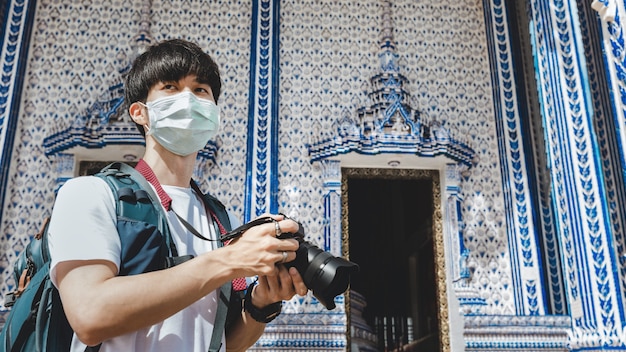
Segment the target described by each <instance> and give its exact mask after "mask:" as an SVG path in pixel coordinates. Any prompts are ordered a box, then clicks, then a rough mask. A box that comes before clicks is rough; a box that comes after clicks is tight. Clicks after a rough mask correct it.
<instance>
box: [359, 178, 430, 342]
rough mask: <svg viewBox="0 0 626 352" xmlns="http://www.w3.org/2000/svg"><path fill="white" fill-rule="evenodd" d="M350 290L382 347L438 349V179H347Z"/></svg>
mask: <svg viewBox="0 0 626 352" xmlns="http://www.w3.org/2000/svg"><path fill="white" fill-rule="evenodd" d="M347 183H348V187H347V189H348V192H347V194H348V224H349V225H348V231H349V251H350V260H352V261H354V262H356V263H358V264H359V266H360V271H359V273H358V274H356V275H355V276H354V277H353V279H352V282H351V290H354V291H356V292H358V293H360V294H361V295H363V296H364V298H365V301H366V304H367V305H366V307H365V309H364V311H363V318H364V319H365V320H366V321H367V324H368V325H369V326H370V327H372V330H373V331H374V332H375V333H376V335H377V337H378V349H379V350H380V351H393V350H403V351H439V331H438V330H439V323H438V310H439V309H438V302H437V283H436V274H435V258H434V244H433V235H432V234H433V229H432V219H433V181H432V180H430V179H393V178H392V179H389V178H384V179H381V178H357V177H352V178H348V180H347Z"/></svg>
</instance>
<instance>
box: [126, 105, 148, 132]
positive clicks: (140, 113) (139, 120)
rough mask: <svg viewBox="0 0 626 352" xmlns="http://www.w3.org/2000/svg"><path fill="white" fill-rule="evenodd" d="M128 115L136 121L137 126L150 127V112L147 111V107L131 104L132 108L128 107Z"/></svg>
mask: <svg viewBox="0 0 626 352" xmlns="http://www.w3.org/2000/svg"><path fill="white" fill-rule="evenodd" d="M128 114H129V115H130V118H131V119H133V121H135V123H136V124H139V125H142V126H146V125H148V121H149V120H148V111H147V110H146V107H145V106H143V105H141V104H140V103H138V102H134V103H132V104H130V106H129V107H128Z"/></svg>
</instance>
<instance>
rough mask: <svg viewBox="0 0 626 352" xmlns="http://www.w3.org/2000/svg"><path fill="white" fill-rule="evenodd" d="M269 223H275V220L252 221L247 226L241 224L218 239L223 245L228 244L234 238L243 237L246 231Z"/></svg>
mask: <svg viewBox="0 0 626 352" xmlns="http://www.w3.org/2000/svg"><path fill="white" fill-rule="evenodd" d="M270 222H276V220H274V219H272V218H271V217H269V216H267V217H263V218H258V219H256V220H252V221H250V222H249V223H247V224H243V225H241V226H239V227H238V228H236V229H234V230H232V231H231V232H228V233H225V234H222V237H221V238H220V239H221V240H222V242H224V243H227V242H230V241H232V240H234V239H236V238H239V237H240V236H241V235H243V233H244V232H246V231H248V229H250V228H251V227H254V226H257V225H262V224H267V223H270Z"/></svg>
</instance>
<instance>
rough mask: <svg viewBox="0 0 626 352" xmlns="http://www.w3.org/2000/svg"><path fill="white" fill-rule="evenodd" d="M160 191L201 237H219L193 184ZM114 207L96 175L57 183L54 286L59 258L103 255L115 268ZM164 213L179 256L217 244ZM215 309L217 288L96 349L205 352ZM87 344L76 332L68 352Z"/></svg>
mask: <svg viewBox="0 0 626 352" xmlns="http://www.w3.org/2000/svg"><path fill="white" fill-rule="evenodd" d="M163 189H164V190H165V191H166V192H167V194H168V195H169V196H170V197H171V198H172V208H173V209H174V211H175V212H176V213H178V214H179V215H180V216H181V217H183V218H184V219H186V221H187V222H189V223H190V224H192V225H193V227H194V228H195V229H196V230H197V231H199V232H200V233H201V234H202V235H203V236H204V237H207V238H213V239H214V238H217V233H218V232H217V229H216V228H215V226H213V222H212V221H209V219H207V213H206V211H205V208H204V204H203V202H202V200H201V199H200V198H199V197H198V196H196V194H195V192H194V191H193V190H192V189H191V188H181V187H173V186H163ZM115 208H116V200H115V199H114V198H113V194H112V192H111V189H110V187H109V186H108V185H107V183H106V182H105V181H104V180H102V179H100V178H98V177H94V176H87V177H77V178H74V179H71V180H69V181H67V182H66V183H65V185H64V186H63V187H61V189H60V190H59V193H58V195H57V199H56V203H55V206H54V209H53V211H52V218H51V221H50V227H49V244H50V253H51V257H52V262H51V269H50V277H51V279H52V282H53V283H54V285H55V286H56V285H57V280H56V265H57V264H58V263H59V262H63V261H68V260H92V259H102V260H107V261H110V262H112V263H114V264H115V265H116V266H117V268H118V270H119V267H120V251H121V244H120V239H119V235H118V233H117V228H116V224H117V219H116V213H115ZM167 214H168V222H169V225H170V231H171V233H172V238H173V240H174V242H175V244H176V248H177V250H178V254H179V255H185V254H193V255H198V254H200V253H204V252H207V251H210V250H212V249H213V248H214V247H216V246H217V244H216V242H209V241H204V240H202V239H199V238H197V237H196V236H194V235H193V234H191V233H190V232H189V231H188V230H187V229H186V228H185V227H184V226H183V225H182V224H181V223H180V221H179V220H178V219H177V218H176V215H175V214H173V213H172V212H171V211H170V212H167ZM231 218H232V217H231ZM233 225H235V224H233ZM140 299H141V297H137V300H140ZM216 309H217V291H214V292H212V293H210V294H209V295H207V296H205V297H204V298H202V299H200V300H199V301H197V302H195V303H194V304H192V305H191V306H189V307H187V308H185V309H183V310H182V311H180V312H178V313H176V314H174V315H173V316H171V317H169V318H167V319H166V320H165V321H163V322H161V323H159V324H156V325H153V326H151V327H148V328H145V329H142V330H139V331H136V332H133V333H129V334H126V335H123V336H119V337H115V338H113V339H110V340H107V341H104V342H103V343H102V346H101V348H100V352H119V351H150V352H159V351H163V352H171V351H181V352H182V351H185V352H187V351H195V352H206V351H207V350H208V348H209V344H210V341H211V333H212V331H213V323H214V321H215V311H216ZM85 347H86V346H85V345H84V344H83V343H82V342H80V340H78V338H77V337H76V335H74V338H73V341H72V348H71V351H77V352H78V351H80V352H84V350H85ZM225 347H226V343H225V338H224V336H222V348H221V351H225Z"/></svg>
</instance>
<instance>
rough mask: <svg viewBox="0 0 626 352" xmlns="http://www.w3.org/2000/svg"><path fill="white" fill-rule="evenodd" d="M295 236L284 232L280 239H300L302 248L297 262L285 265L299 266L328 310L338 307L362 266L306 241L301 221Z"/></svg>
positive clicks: (306, 280)
mask: <svg viewBox="0 0 626 352" xmlns="http://www.w3.org/2000/svg"><path fill="white" fill-rule="evenodd" d="M298 226H299V229H298V231H297V232H295V233H282V234H281V235H280V236H279V237H278V238H280V239H287V238H293V239H296V240H297V241H298V242H299V243H300V245H299V246H298V250H296V259H295V260H293V261H291V262H288V263H285V264H284V265H285V266H286V267H295V268H296V269H297V270H298V272H299V273H300V275H301V276H302V278H303V280H304V283H305V285H306V286H307V287H308V288H309V289H310V290H311V291H312V292H313V296H315V298H317V299H318V300H319V301H320V303H322V304H323V305H324V306H325V307H326V309H328V310H331V309H334V308H335V297H336V296H337V295H339V294H341V293H343V292H344V291H345V290H346V289H347V288H348V285H349V284H350V275H351V274H353V273H356V272H358V271H359V266H358V265H357V264H355V263H353V262H350V261H348V260H345V259H343V258H341V257H335V256H333V255H332V254H330V253H328V252H325V251H323V250H321V249H320V248H318V247H317V246H315V245H313V244H312V243H310V242H308V241H305V240H304V228H303V227H302V224H301V223H299V222H298Z"/></svg>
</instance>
